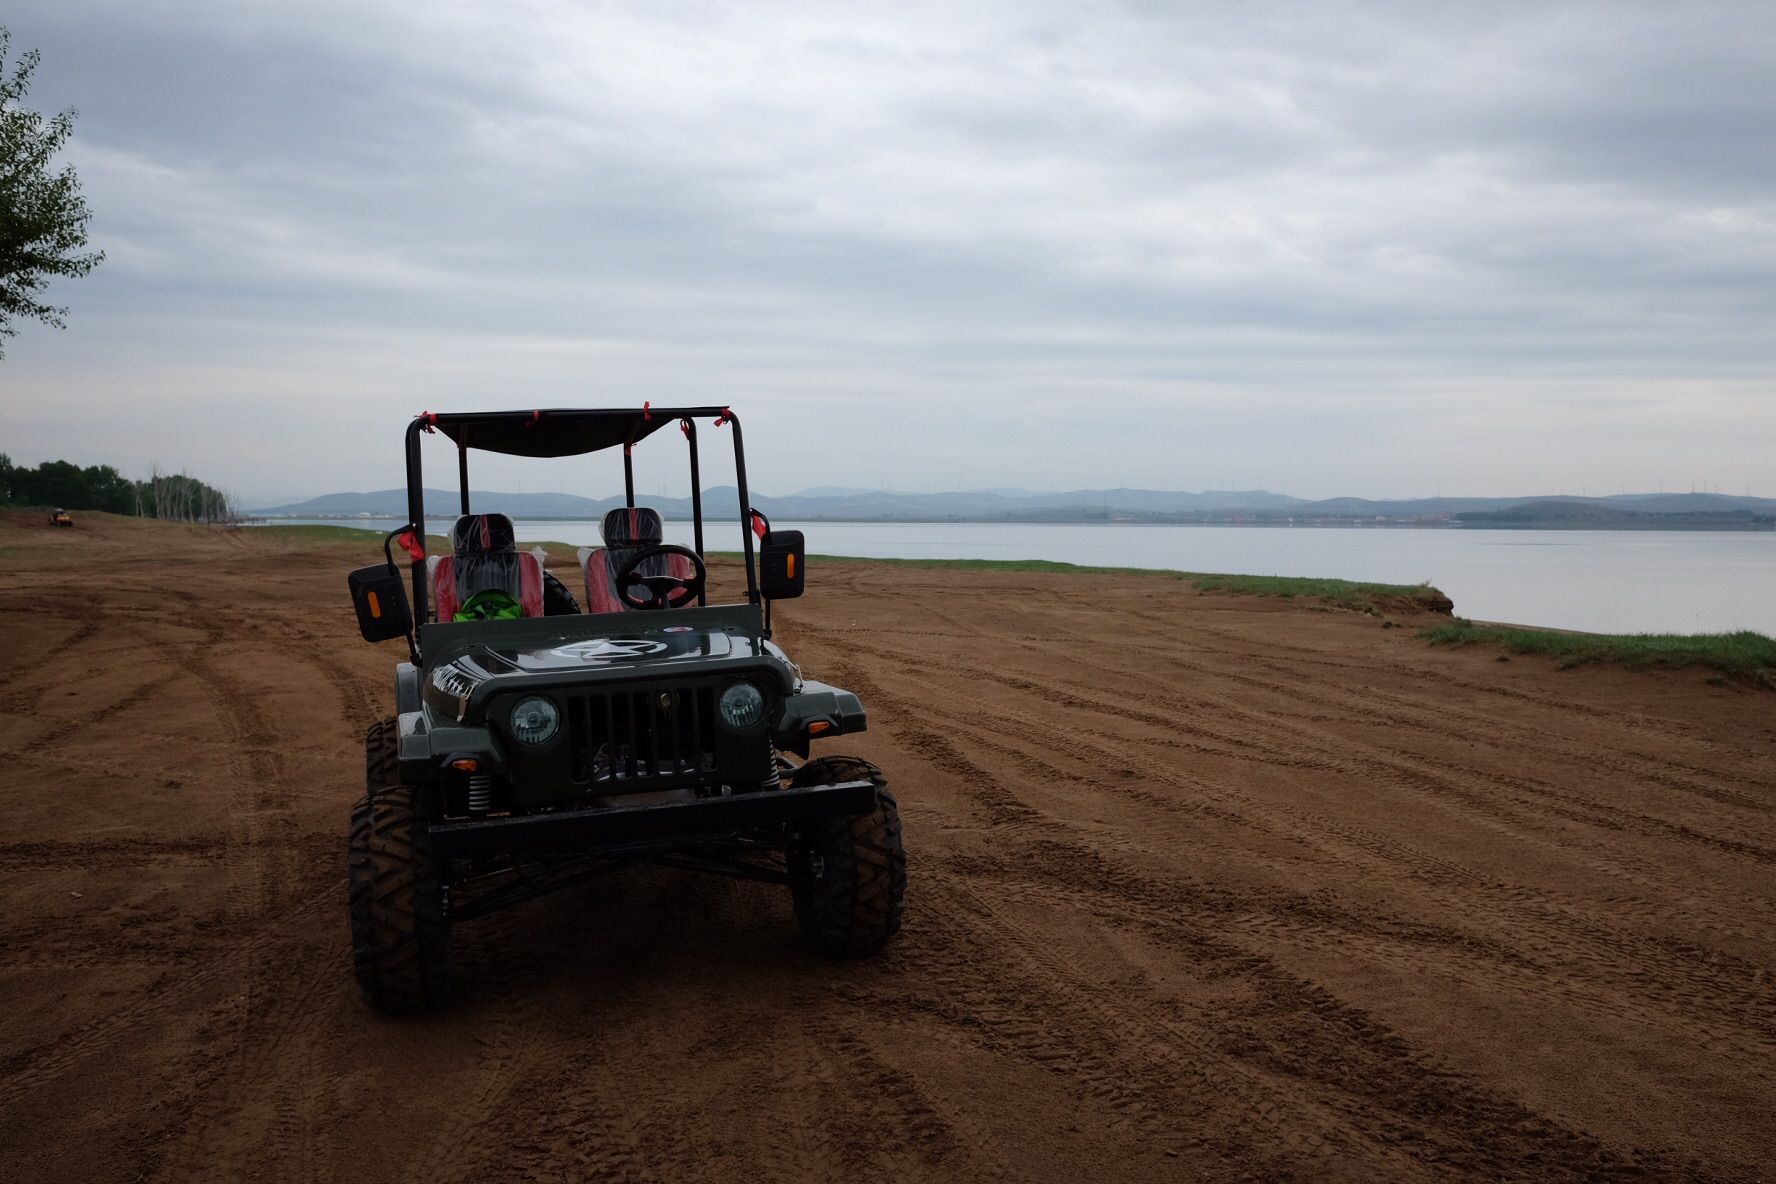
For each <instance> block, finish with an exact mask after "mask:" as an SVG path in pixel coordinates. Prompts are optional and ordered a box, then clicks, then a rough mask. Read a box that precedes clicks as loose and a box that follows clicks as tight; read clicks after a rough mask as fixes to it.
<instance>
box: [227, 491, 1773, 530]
mask: <svg viewBox="0 0 1776 1184" xmlns="http://www.w3.org/2000/svg"><path fill="white" fill-rule="evenodd" d="M456 501H457V493H456V491H454V490H443V489H428V490H426V509H427V511H428V512H429V513H430V514H432V515H433V516H435V517H447V516H449V515H450V514H451V512H452V511H453V509H454V508H455V506H456ZM641 501H642V502H643V504H645V505H649V506H652V507H654V508H655V509H657V510H659V511H660V513H661V514H662V515H663V516H665V517H666V518H668V519H674V520H683V519H688V518H689V517H690V516H691V501H690V499H689V498H672V497H643V498H642V499H641ZM752 501H753V505H755V506H756V507H757V508H758V509H760V510H762V511H763V512H764V513H765V514H766V515H768V516H769V517H771V518H773V519H782V520H784V521H828V522H1151V523H1161V522H1173V523H1204V524H1228V523H1250V524H1254V525H1279V526H1280V525H1297V526H1300V525H1310V526H1311V525H1322V526H1340V525H1346V526H1348V525H1357V524H1369V525H1393V526H1440V525H1456V524H1458V523H1459V524H1461V525H1493V524H1497V525H1504V524H1505V523H1504V522H1503V521H1497V522H1489V521H1486V520H1485V519H1474V518H1472V517H1471V516H1473V515H1476V514H1480V515H1484V514H1488V513H1491V514H1494V515H1498V516H1499V517H1500V518H1503V517H1505V516H1506V515H1505V514H1504V513H1503V512H1507V511H1512V510H1515V509H1518V508H1520V507H1525V506H1529V505H1534V506H1536V507H1538V508H1539V509H1538V510H1537V512H1536V513H1534V514H1532V515H1529V517H1533V518H1536V519H1537V520H1538V521H1539V522H1541V523H1544V524H1553V523H1555V522H1560V523H1567V522H1573V521H1579V520H1583V521H1585V522H1586V524H1587V525H1590V526H1591V527H1592V528H1599V527H1601V528H1605V529H1608V528H1612V527H1622V528H1637V527H1646V526H1655V527H1656V526H1657V525H1658V524H1656V523H1654V522H1653V521H1652V519H1653V518H1654V517H1655V516H1657V517H1658V518H1662V519H1669V520H1670V521H1667V522H1666V523H1664V525H1666V526H1677V527H1679V528H1681V526H1680V525H1679V523H1678V522H1677V516H1689V517H1688V524H1689V525H1691V526H1694V525H1696V524H1697V522H1698V521H1699V520H1700V519H1702V518H1714V517H1722V518H1723V523H1724V520H1725V518H1726V517H1728V516H1734V517H1737V518H1740V519H1744V520H1746V521H1747V522H1750V523H1753V525H1752V526H1750V527H1749V528H1750V529H1767V527H1766V526H1763V525H1761V522H1762V520H1763V519H1768V518H1776V498H1761V497H1737V496H1733V495H1730V494H1716V493H1626V494H1612V495H1610V496H1608V497H1595V498H1585V497H1571V496H1551V497H1550V496H1543V497H1431V498H1408V499H1401V500H1379V501H1378V500H1371V499H1368V498H1355V497H1335V498H1326V499H1322V500H1318V501H1313V500H1309V499H1306V498H1298V497H1290V496H1289V495H1288V494H1282V493H1271V492H1269V491H1268V490H1262V489H1252V490H1205V491H1203V492H1201V493H1188V492H1181V491H1166V490H1152V489H1081V490H1074V491H1071V492H1067V493H1037V492H1031V491H1028V490H1019V489H991V490H975V491H964V492H957V493H896V492H893V491H890V490H881V489H867V490H866V489H849V488H840V487H834V486H823V487H819V488H815V489H805V490H803V491H801V492H800V493H794V494H787V495H784V496H771V495H766V494H760V493H756V492H755V493H754V494H753V498H752ZM471 502H472V504H473V505H475V506H476V507H477V508H480V507H485V508H487V509H490V510H493V509H497V510H499V511H501V512H502V513H506V514H510V515H511V516H512V517H514V518H530V519H537V518H600V517H602V516H603V515H604V513H605V512H606V511H607V510H611V509H614V508H616V507H618V506H621V505H622V504H623V498H622V497H621V496H620V495H619V496H612V497H605V498H590V497H580V496H578V495H576V494H571V493H497V492H493V491H475V492H473V495H472V498H471ZM1559 506H1573V507H1598V508H1602V509H1606V510H1609V511H1612V512H1611V513H1598V514H1583V513H1575V514H1556V513H1554V512H1552V511H1551V510H1550V509H1549V507H1559ZM739 512H740V511H739V497H738V494H737V491H736V490H735V489H734V487H733V486H731V485H723V486H716V487H714V488H711V489H709V490H706V491H705V492H704V495H703V513H704V516H705V517H706V518H725V519H730V520H731V519H735V518H738V517H739ZM254 513H255V515H257V516H259V517H265V518H358V517H371V518H392V519H397V520H399V519H402V518H405V517H406V514H407V492H406V490H404V489H383V490H377V491H374V492H371V493H329V494H325V495H323V496H321V497H316V498H310V499H309V500H308V501H305V502H295V503H291V504H289V505H282V506H271V507H267V508H265V509H260V510H255V511H254ZM1518 517H1519V519H1521V518H1523V516H1522V515H1519V516H1518ZM1511 524H1512V525H1521V524H1522V522H1521V521H1512V523H1511ZM1747 528H1748V527H1744V526H1741V527H1738V529H1747Z"/></svg>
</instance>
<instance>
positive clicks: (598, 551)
mask: <svg viewBox="0 0 1776 1184" xmlns="http://www.w3.org/2000/svg"><path fill="white" fill-rule="evenodd" d="M599 533H600V535H602V536H603V538H604V546H602V547H581V548H580V551H579V555H580V569H581V571H583V572H584V573H585V576H586V611H587V612H589V613H621V612H631V611H634V610H632V609H631V607H630V606H629V605H627V604H624V603H623V597H622V596H621V595H620V594H619V593H618V591H617V573H618V572H620V571H622V570H623V565H624V564H626V563H628V562H629V561H630V560H631V559H633V558H634V557H635V555H636V553H637V552H639V551H643V550H645V549H647V548H648V547H657V546H659V545H660V541H661V539H662V538H663V537H664V534H665V526H664V525H663V524H662V523H661V521H660V512H659V511H658V510H650V509H648V508H647V507H646V506H636V507H634V508H633V509H627V508H619V509H615V510H612V511H611V512H610V513H608V514H606V515H605V516H604V522H603V524H602V526H601V527H600V530H599ZM636 570H637V571H639V572H640V573H641V574H642V575H647V576H662V575H665V576H677V577H678V578H679V579H681V580H689V579H692V578H693V577H694V576H695V575H696V574H697V569H696V568H695V567H694V566H693V565H692V564H691V561H690V560H689V559H687V558H685V557H684V556H683V555H656V556H654V557H653V558H652V559H649V560H647V561H645V562H644V563H642V565H641V566H640V567H639V568H637V569H636Z"/></svg>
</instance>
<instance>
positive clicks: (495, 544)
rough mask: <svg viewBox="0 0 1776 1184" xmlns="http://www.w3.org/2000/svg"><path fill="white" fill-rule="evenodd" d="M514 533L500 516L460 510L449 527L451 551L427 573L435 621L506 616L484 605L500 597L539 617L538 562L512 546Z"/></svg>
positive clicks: (540, 567)
mask: <svg viewBox="0 0 1776 1184" xmlns="http://www.w3.org/2000/svg"><path fill="white" fill-rule="evenodd" d="M516 537H517V536H516V534H515V532H514V531H513V529H512V520H511V519H510V518H508V517H506V516H505V515H504V514H464V515H463V516H462V517H461V518H458V519H457V520H456V525H455V526H453V527H451V528H450V549H451V551H452V552H453V553H452V554H450V555H445V556H443V557H442V558H440V559H439V560H438V565H437V568H436V570H435V571H434V572H433V597H434V600H435V603H436V604H437V615H438V620H440V621H455V620H475V619H478V618H479V617H482V616H487V615H492V616H509V615H512V614H511V613H510V612H509V611H508V612H499V611H489V610H488V609H487V608H485V607H484V606H488V605H490V604H498V603H500V602H501V601H502V599H503V600H507V601H509V602H510V604H511V605H514V606H516V608H517V610H518V611H517V615H518V616H522V617H540V616H542V615H543V565H542V564H541V563H539V562H537V557H536V556H535V555H532V554H531V553H530V552H528V551H520V550H518V547H517V542H516ZM483 593H486V594H488V595H483ZM471 601H473V602H474V603H473V604H471V603H470V602H471ZM465 606H467V608H468V610H469V611H468V612H467V613H465V612H464V608H465Z"/></svg>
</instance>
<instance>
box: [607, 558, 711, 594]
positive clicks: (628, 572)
mask: <svg viewBox="0 0 1776 1184" xmlns="http://www.w3.org/2000/svg"><path fill="white" fill-rule="evenodd" d="M657 555H683V556H684V557H685V558H686V559H689V560H690V561H691V566H692V567H695V568H696V569H697V574H696V575H694V576H692V577H691V578H690V579H688V580H687V579H684V578H683V577H680V576H668V575H658V576H644V575H641V574H640V573H638V572H637V571H636V568H638V567H640V566H641V565H642V564H643V563H646V562H647V561H648V560H650V559H652V558H654V557H655V556H657ZM708 578H709V571H708V569H707V568H705V567H704V566H703V557H702V556H701V555H699V554H697V553H696V552H695V551H693V550H691V549H690V548H689V547H680V546H676V545H674V544H672V543H666V544H664V545H662V546H657V547H644V548H642V549H641V550H640V551H637V552H636V553H635V554H634V555H632V556H630V558H629V562H627V563H625V564H624V565H623V570H621V571H619V572H618V573H617V578H616V581H615V582H616V585H617V596H618V598H619V599H621V600H622V602H623V603H624V604H626V605H628V606H629V607H630V608H639V609H660V608H683V607H684V606H685V605H687V604H689V603H690V602H691V601H693V600H695V599H697V597H699V596H701V595H702V594H703V584H704V582H705V581H706V580H707V579H708ZM636 585H640V586H642V587H644V588H646V589H647V590H648V596H647V598H646V599H645V600H644V599H643V598H641V597H640V596H631V595H630V594H629V590H630V588H632V587H635V586H636Z"/></svg>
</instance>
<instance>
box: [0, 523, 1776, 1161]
mask: <svg viewBox="0 0 1776 1184" xmlns="http://www.w3.org/2000/svg"><path fill="white" fill-rule="evenodd" d="M352 562H353V557H352V556H351V554H350V553H349V552H342V551H340V550H338V549H336V548H335V549H332V550H313V551H309V552H306V553H305V552H279V551H276V550H275V549H272V548H271V547H270V546H269V545H268V544H267V543H266V541H265V540H264V539H260V540H257V541H255V540H251V539H250V538H249V537H247V536H230V535H225V534H219V533H217V534H206V533H203V532H193V531H183V530H179V529H176V528H166V527H153V526H144V525H137V524H129V523H120V522H112V523H105V522H102V521H100V520H97V519H89V520H87V521H83V523H82V526H81V527H80V528H79V529H77V530H75V531H72V532H51V531H49V530H47V529H44V528H40V527H37V526H36V525H35V522H34V521H30V520H25V519H19V520H16V521H15V522H14V523H12V524H4V523H0V593H3V594H0V676H3V678H0V758H4V760H5V762H6V766H7V773H6V775H5V776H4V778H0V786H3V788H0V794H3V798H0V802H3V804H4V811H3V812H0V1115H3V1120H0V1179H5V1180H9V1181H12V1180H18V1181H82V1182H86V1181H110V1180H151V1181H159V1180H180V1181H200V1180H201V1181H232V1180H249V1179H250V1180H277V1181H284V1180H290V1181H296V1180H303V1181H325V1180H338V1179H352V1180H359V1181H377V1180H415V1181H426V1182H427V1184H439V1182H448V1181H506V1180H530V1181H567V1180H660V1181H677V1180H687V1181H691V1180H698V1181H729V1180H759V1181H772V1180H829V1179H840V1178H844V1179H858V1180H895V1181H903V1180H904V1181H916V1180H926V1179H931V1180H966V1181H975V1180H1045V1181H1075V1180H1082V1179H1091V1180H1098V1181H1124V1180H1126V1181H1149V1180H1197V1179H1202V1180H1222V1179H1253V1180H1272V1179H1290V1178H1300V1179H1316V1180H1318V1179H1348V1180H1372V1179H1386V1180H1437V1181H1442V1180H1499V1179H1533V1180H1573V1179H1584V1180H1592V1179H1614V1178H1633V1179H1673V1180H1679V1179H1681V1180H1693V1179H1741V1180H1755V1179H1768V1178H1771V1176H1772V1175H1773V1174H1776V1169H1773V1168H1772V1166H1771V1165H1772V1162H1773V1161H1776V1117H1773V1103H1776V1056H1773V1054H1776V982H1773V980H1772V970H1773V968H1776V875H1773V874H1772V873H1773V872H1776V866H1773V865H1776V813H1773V810H1776V696H1772V695H1771V694H1769V693H1767V692H1762V693H1760V692H1755V691H1749V690H1740V689H1735V688H1731V687H1726V688H1723V687H1711V686H1708V685H1706V684H1705V683H1704V681H1703V679H1702V678H1701V677H1700V676H1699V675H1693V674H1681V675H1659V676H1650V675H1631V674H1627V673H1623V672H1612V671H1607V670H1578V671H1571V672H1557V671H1555V670H1554V669H1552V667H1550V666H1549V665H1547V664H1545V663H1542V662H1539V661H1532V660H1525V659H1519V660H1516V661H1511V662H1500V661H1498V660H1497V659H1496V658H1495V656H1494V655H1493V654H1491V653H1489V652H1480V651H1468V652H1447V651H1433V650H1430V649H1428V648H1426V647H1425V646H1424V645H1423V644H1422V643H1419V642H1417V641H1415V640H1414V639H1413V637H1412V630H1411V629H1410V628H1403V629H1385V628H1383V627H1382V626H1381V625H1380V623H1379V622H1378V621H1376V620H1374V619H1372V618H1367V617H1362V616H1358V615H1354V614H1349V613H1342V612H1332V611H1316V610H1314V609H1312V608H1308V607H1303V606H1290V605H1286V604H1283V603H1280V602H1266V601H1260V600H1255V599H1242V598H1231V597H1219V596H1214V597H1211V596H1201V595H1197V594H1195V593H1192V592H1189V591H1186V590H1184V589H1183V588H1182V587H1181V586H1180V585H1178V584H1175V583H1171V582H1166V581H1158V580H1153V579H1150V578H1140V577H1125V578H1111V579H1100V578H1090V577H1078V576H1041V575H1011V574H1005V575H998V574H994V575H981V574H967V575H963V574H957V573H948V572H939V571H909V570H901V569H893V568H887V567H881V566H870V565H843V566H838V565H829V566H827V567H825V568H821V569H817V570H816V571H815V572H814V573H813V575H812V579H811V583H810V588H811V592H810V595H809V596H808V597H807V598H806V599H805V600H803V601H801V602H798V603H796V604H794V605H792V606H789V607H788V608H787V609H786V610H785V611H784V612H783V613H782V614H781V624H782V630H781V635H782V637H783V639H784V640H785V642H786V644H787V645H788V646H789V648H790V651H791V653H792V654H794V655H795V656H796V657H797V658H798V660H799V661H800V662H801V663H802V664H803V666H804V667H805V668H806V669H807V670H808V671H809V672H810V673H811V674H815V675H817V676H819V677H822V678H825V679H828V680H830V681H833V682H836V683H839V684H841V685H844V686H847V687H850V688H853V689H855V690H856V691H857V692H858V693H859V694H860V695H862V697H863V699H864V701H865V703H866V704H867V705H868V707H869V708H870V711H871V719H872V730H871V731H870V732H869V734H868V735H866V736H863V737H858V738H854V739H848V740H846V741H844V742H843V743H844V746H845V747H846V748H847V749H850V750H854V751H856V752H858V753H860V754H861V755H864V756H866V757H868V758H870V759H872V760H874V761H876V762H878V763H879V764H880V765H881V766H882V767H883V768H884V769H885V770H887V771H888V773H889V776H890V777H891V778H892V780H893V782H894V784H895V787H896V789H897V790H898V793H899V796H900V800H901V802H902V806H903V809H904V811H905V817H906V831H907V841H908V846H909V849H910V852H911V889H910V892H909V903H908V908H907V914H906V929H905V932H904V933H903V935H902V936H901V937H900V938H899V939H898V940H897V941H896V942H895V943H894V944H893V945H892V947H891V948H890V950H889V952H888V953H887V954H886V955H884V956H882V957H881V958H879V959H877V960H875V961H872V962H867V963H861V964H834V963H830V962H827V961H824V960H822V959H820V958H818V957H816V956H814V955H812V954H810V953H808V952H805V951H804V949H803V948H802V946H801V945H800V943H799V940H798V938H797V936H796V933H795V930H794V924H793V921H792V918H791V916H790V911H789V907H788V901H787V899H786V898H785V896H784V895H783V894H782V892H781V890H780V889H775V888H773V887H771V886H769V885H761V884H750V883H735V882H728V881H723V880H712V879H701V878H697V877H693V876H689V875H685V874H677V873H669V872H666V871H663V870H639V871H636V872H634V873H631V874H623V875H619V876H616V877H612V878H609V879H607V880H604V881H600V882H598V883H596V884H595V885H593V886H590V887H587V888H584V889H581V890H577V891H572V892H569V893H566V894H563V895H560V896H556V897H553V898H549V899H546V900H542V901H537V902H533V903H531V904H529V905H527V906H524V907H522V908H520V909H518V910H516V911H513V912H511V913H508V914H504V915H501V916H498V917H495V918H490V919H487V920H484V921H479V922H475V923H472V924H469V925H465V926H463V927H462V928H461V929H460V930H459V934H458V937H459V950H460V958H459V969H460V976H459V989H458V995H457V997H456V999H455V1001H454V1002H453V1003H452V1004H451V1005H450V1006H449V1007H448V1008H446V1009H445V1010H443V1011H442V1012H440V1013H437V1014H435V1015H432V1016H428V1017H426V1018H423V1019H420V1020H416V1021H400V1022H397V1021H390V1020H386V1019H381V1018H378V1017H376V1016H375V1015H373V1014H371V1013H370V1012H369V1011H367V1010H366V1009H365V1007H364V1006H363V1005H362V1004H361V1003H360V1002H359V1000H358V997H357V993H356V989H355V987H354V986H353V984H352V981H351V977H350V973H349V969H348V960H347V948H346V926H345V899H344V874H343V873H344V830H345V822H346V814H347V811H348V808H349V806H350V804H351V801H352V800H353V799H354V798H355V797H356V796H357V795H358V792H359V788H360V787H359V780H360V777H361V768H362V756H361V751H360V747H359V744H360V737H361V735H362V732H363V728H364V725H365V724H366V722H368V721H369V720H371V719H373V718H375V717H376V716H378V715H379V714H381V713H382V712H383V711H384V704H385V703H386V702H387V701H388V700H389V698H390V697H391V695H392V691H391V682H392V664H393V661H394V654H393V653H392V652H391V650H390V649H388V648H384V649H378V648H374V647H371V646H367V645H365V644H364V643H362V642H361V641H359V640H358V639H357V637H356V634H355V631H354V627H353V624H352V619H351V613H350V609H349V606H348V603H347V601H346V597H345V588H344V580H343V571H344V569H345V568H346V567H347V566H350V565H351V564H352ZM1458 607H1459V606H1458ZM835 747H836V745H835Z"/></svg>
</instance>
